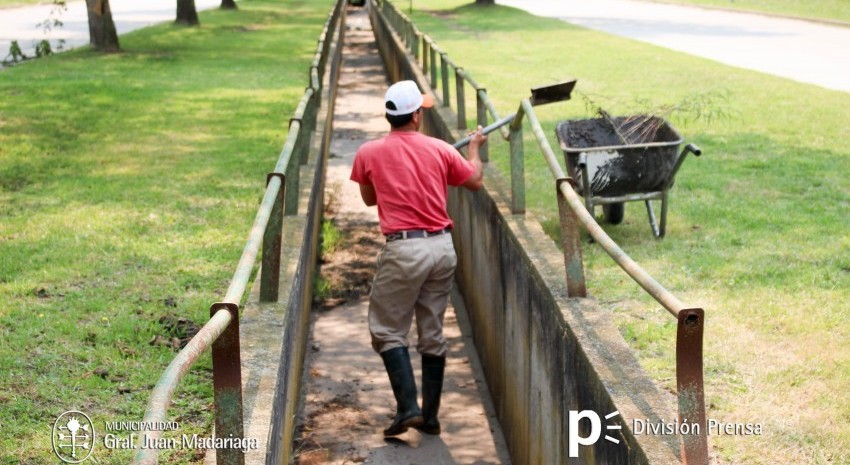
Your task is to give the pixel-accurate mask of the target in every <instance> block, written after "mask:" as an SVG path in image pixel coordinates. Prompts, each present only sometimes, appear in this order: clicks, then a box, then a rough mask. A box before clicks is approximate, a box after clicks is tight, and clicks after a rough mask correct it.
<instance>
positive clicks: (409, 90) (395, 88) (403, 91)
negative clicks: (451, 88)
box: [384, 81, 434, 116]
mask: <svg viewBox="0 0 850 465" xmlns="http://www.w3.org/2000/svg"><path fill="white" fill-rule="evenodd" d="M384 101H385V102H386V105H385V106H386V111H387V114H388V115H393V116H399V115H407V114H410V113H413V112H414V111H416V110H418V109H419V108H420V107H423V108H431V107H433V106H434V99H433V98H431V96H430V95H425V94H423V93H422V92H419V87H418V86H417V85H416V83H415V82H413V81H399V82H396V83H395V84H393V85H391V86H390V88H389V89H387V95H386V96H385V97H384Z"/></svg>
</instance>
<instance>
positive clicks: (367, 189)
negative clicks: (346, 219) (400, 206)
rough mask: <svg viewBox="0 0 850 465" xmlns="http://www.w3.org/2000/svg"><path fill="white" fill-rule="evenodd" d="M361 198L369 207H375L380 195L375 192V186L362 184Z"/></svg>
mask: <svg viewBox="0 0 850 465" xmlns="http://www.w3.org/2000/svg"><path fill="white" fill-rule="evenodd" d="M360 197H362V198H363V203H365V204H366V206H367V207H374V206H375V205H377V204H378V193H377V192H375V186H373V185H371V184H360Z"/></svg>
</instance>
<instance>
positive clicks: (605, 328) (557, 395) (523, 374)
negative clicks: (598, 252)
mask: <svg viewBox="0 0 850 465" xmlns="http://www.w3.org/2000/svg"><path fill="white" fill-rule="evenodd" d="M372 10H373V11H372V22H373V28H374V30H375V31H376V36H377V39H378V43H379V48H380V50H381V54H382V56H383V57H384V60H385V62H386V63H387V66H386V67H387V71H388V74H390V77H391V79H392V80H393V81H395V80H399V79H414V80H416V81H418V82H419V85H420V87H421V88H422V89H429V85H428V83H427V81H426V79H425V76H424V75H423V74H422V73H421V71H420V70H419V69H418V67H417V66H415V65H413V64H411V61H410V60H411V58H410V57H409V56H408V55H407V54H406V53H404V51H403V48H402V45H401V43H400V41H399V40H398V38H397V37H396V36H395V35H393V34H391V33H390V32H388V30H387V28H386V25H385V23H384V20H383V18H382V16H381V15H380V14H378V13H377V8H375V7H374V5H373V8H372ZM435 97H436V96H435ZM427 116H428V118H427V120H426V124H425V129H424V130H425V131H426V132H427V133H429V134H432V135H435V136H437V137H440V138H443V139H445V140H448V141H454V140H457V138H459V137H460V134H458V133H457V132H456V131H454V130H452V129H451V128H453V127H455V125H456V117H455V115H454V114H453V113H452V112H451V111H450V110H447V109H444V108H438V109H437V110H436V111H435V110H431V111H429V112H428V114H427ZM492 137H497V135H495V134H494V135H493V136H492ZM485 176H486V179H485V184H486V188H485V189H484V190H482V191H480V192H476V193H472V192H468V191H466V190H463V189H450V199H449V212H450V214H451V216H452V218H453V219H454V221H455V224H456V227H455V231H454V232H453V234H452V235H453V238H454V241H455V248H456V250H457V251H458V270H457V273H456V279H457V283H458V286H459V288H460V290H461V293H462V294H463V296H464V300H465V303H466V307H467V308H468V311H469V316H470V320H471V324H472V328H473V335H474V339H475V345H476V347H477V350H478V353H479V356H480V358H481V361H482V365H483V366H484V371H485V373H486V376H487V381H488V384H489V388H490V392H491V394H492V396H493V403H494V405H495V407H496V410H497V414H498V417H499V420H500V422H501V425H502V429H503V430H504V433H505V438H506V440H507V442H508V445H509V448H510V450H511V456H512V459H513V461H514V463H515V464H517V465H526V464H528V465H532V464H560V463H570V464H572V463H576V464H648V463H652V464H664V465H667V464H673V463H679V462H680V460H679V458H678V456H679V444H678V439H677V438H676V437H675V436H645V435H644V436H635V435H633V434H632V432H631V429H630V425H631V420H632V419H650V420H656V421H657V420H659V419H661V418H664V419H667V420H672V419H675V418H676V416H675V414H674V413H673V412H671V411H669V410H668V408H667V405H668V402H669V400H671V399H668V398H664V397H663V396H662V394H661V393H660V392H659V391H658V389H657V388H656V386H655V385H654V383H652V382H651V381H650V380H649V379H648V378H647V377H646V375H645V373H644V372H643V371H642V370H641V368H640V367H639V365H638V363H637V361H636V359H635V357H634V355H633V354H632V353H631V352H630V350H629V349H628V347H627V346H626V344H625V341H624V340H623V338H622V336H621V335H620V334H619V332H618V330H617V328H616V326H615V325H614V324H613V322H612V314H611V312H610V311H605V310H603V309H601V308H600V307H599V305H598V304H597V303H596V302H595V301H594V300H592V299H569V298H567V297H566V296H567V290H566V283H565V269H564V265H563V255H562V253H561V252H560V251H559V250H558V248H557V247H556V246H555V244H554V242H553V241H552V240H551V239H550V238H549V237H548V236H547V235H546V234H545V233H544V232H543V231H542V228H541V227H540V225H539V223H538V222H537V221H536V220H535V219H534V217H533V216H532V215H531V214H527V215H512V214H511V213H510V210H509V207H508V205H509V198H510V197H509V192H510V191H509V183H507V182H505V180H504V179H502V176H501V174H500V173H498V172H497V171H496V170H495V169H494V168H490V167H487V168H486V171H485ZM552 195H553V196H554V195H555V181H554V180H553V181H552ZM590 246H591V247H592V245H590ZM671 350H672V348H671ZM570 410H577V411H580V410H593V411H595V412H597V413H598V414H599V415H600V417H603V418H604V416H605V415H606V414H608V413H611V412H614V411H619V412H620V415H619V416H616V417H614V418H612V419H611V420H610V421H608V422H607V424H614V425H620V426H622V429H621V430H611V431H605V428H604V426H605V424H606V421H605V420H604V419H603V435H604V434H605V433H607V434H609V435H610V436H612V437H614V438H615V439H617V440H618V441H619V444H615V443H612V442H609V441H606V440H602V439H600V440H599V441H598V442H597V443H596V444H595V445H593V446H587V447H581V449H580V454H579V457H577V458H571V457H569V456H568V442H567V439H568V437H569V435H570V433H574V432H571V431H569V424H568V416H569V411H570ZM582 428H584V429H583V430H582V431H581V435H582V436H586V435H587V434H588V431H587V430H588V429H589V428H588V426H587V422H586V421H585V422H584V423H583V424H582Z"/></svg>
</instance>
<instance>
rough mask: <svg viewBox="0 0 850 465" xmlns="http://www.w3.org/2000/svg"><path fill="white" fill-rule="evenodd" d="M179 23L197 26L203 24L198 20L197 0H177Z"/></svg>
mask: <svg viewBox="0 0 850 465" xmlns="http://www.w3.org/2000/svg"><path fill="white" fill-rule="evenodd" d="M174 22H175V23H177V24H183V25H186V26H197V25H198V24H201V22H200V21H199V20H198V10H197V9H196V8H195V0H177V19H176V20H174Z"/></svg>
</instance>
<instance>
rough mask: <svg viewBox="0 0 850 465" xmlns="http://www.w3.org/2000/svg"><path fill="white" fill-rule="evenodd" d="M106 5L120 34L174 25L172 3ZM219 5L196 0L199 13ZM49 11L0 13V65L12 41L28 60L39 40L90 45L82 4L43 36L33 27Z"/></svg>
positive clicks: (149, 0)
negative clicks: (62, 40) (152, 26)
mask: <svg viewBox="0 0 850 465" xmlns="http://www.w3.org/2000/svg"><path fill="white" fill-rule="evenodd" d="M109 5H110V6H111V7H112V19H113V20H114V21H115V27H116V29H118V33H119V34H124V33H126V32H130V31H133V30H135V29H139V28H143V27H146V26H150V25H151V24H156V23H161V22H163V21H173V20H174V17H175V15H176V11H177V2H176V1H175V0H110V2H109ZM219 5H221V0H195V7H196V8H197V9H198V10H205V9H209V8H214V7H218V6H219ZM51 9H52V6H51V5H35V6H27V7H20V8H5V9H0V61H2V60H3V58H5V57H6V55H7V54H8V53H9V45H10V44H11V42H12V41H13V40H17V41H18V44H20V46H21V48H22V49H23V51H24V54H26V55H27V56H32V55H35V53H34V51H33V50H34V49H35V44H37V43H38V42H39V41H41V40H42V39H49V40H50V42H51V44H52V45H53V47H54V48H55V47H56V44H57V43H58V41H59V39H65V48H66V49H69V48H73V47H79V46H80V45H87V44H88V43H89V23H88V13H87V12H86V4H85V2H81V1H72V2H69V3H68V10H67V11H65V12H62V14H61V15H60V16H58V18H59V19H60V20H61V21H62V22H63V23H64V24H63V26H62V27H59V28H56V29H54V30H52V31H50V32H49V33H47V34H45V32H44V31H43V30H42V29H41V28H39V27H37V26H36V25H37V24H38V23H40V22H42V21H44V20H45V19H47V18H49V17H50V12H51Z"/></svg>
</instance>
